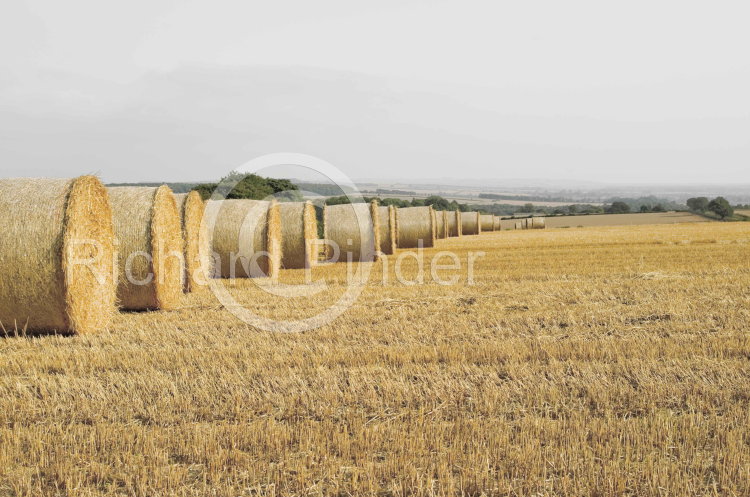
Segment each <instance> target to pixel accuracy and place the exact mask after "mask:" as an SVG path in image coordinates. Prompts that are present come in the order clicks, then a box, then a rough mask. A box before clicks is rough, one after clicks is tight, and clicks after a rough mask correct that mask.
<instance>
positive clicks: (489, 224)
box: [479, 214, 495, 231]
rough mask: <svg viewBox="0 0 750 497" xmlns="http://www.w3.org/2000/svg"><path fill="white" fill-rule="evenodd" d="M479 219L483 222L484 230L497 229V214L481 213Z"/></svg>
mask: <svg viewBox="0 0 750 497" xmlns="http://www.w3.org/2000/svg"><path fill="white" fill-rule="evenodd" d="M479 221H480V222H481V223H482V231H495V216H493V215H492V214H481V215H480V216H479Z"/></svg>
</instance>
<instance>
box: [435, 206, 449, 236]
mask: <svg viewBox="0 0 750 497" xmlns="http://www.w3.org/2000/svg"><path fill="white" fill-rule="evenodd" d="M446 214H447V213H446V211H435V238H438V239H443V238H447V237H448V235H447V231H446V229H447V227H448V225H447V223H446V220H447V215H446Z"/></svg>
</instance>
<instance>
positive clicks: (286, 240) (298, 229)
mask: <svg viewBox="0 0 750 497" xmlns="http://www.w3.org/2000/svg"><path fill="white" fill-rule="evenodd" d="M279 212H280V216H281V245H282V252H283V257H282V259H281V266H282V267H284V268H286V269H303V268H305V267H312V266H313V265H314V264H315V263H316V262H317V253H313V251H314V250H315V245H314V242H315V240H316V239H317V238H318V221H317V219H316V217H315V207H314V206H313V205H312V203H310V202H281V203H280V204H279Z"/></svg>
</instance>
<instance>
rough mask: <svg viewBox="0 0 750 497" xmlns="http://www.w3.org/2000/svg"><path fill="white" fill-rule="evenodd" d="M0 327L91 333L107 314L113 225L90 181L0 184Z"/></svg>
mask: <svg viewBox="0 0 750 497" xmlns="http://www.w3.org/2000/svg"><path fill="white" fill-rule="evenodd" d="M0 232H2V236H0V325H2V329H4V330H5V332H6V333H10V332H18V331H23V330H25V331H31V332H62V333H81V334H85V333H94V332H97V331H102V330H106V329H107V327H108V326H109V324H110V322H111V320H112V317H113V315H114V314H115V311H116V307H115V293H116V282H115V271H114V259H115V255H114V227H113V225H112V211H111V208H110V203H109V197H108V196H107V189H106V188H105V187H104V186H103V185H102V184H101V182H100V181H99V180H98V179H97V178H95V177H93V176H82V177H79V178H76V179H73V180H58V179H4V180H0Z"/></svg>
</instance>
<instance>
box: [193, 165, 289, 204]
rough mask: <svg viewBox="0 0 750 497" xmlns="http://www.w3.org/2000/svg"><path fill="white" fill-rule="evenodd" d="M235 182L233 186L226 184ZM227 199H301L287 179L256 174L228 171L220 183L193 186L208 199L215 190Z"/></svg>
mask: <svg viewBox="0 0 750 497" xmlns="http://www.w3.org/2000/svg"><path fill="white" fill-rule="evenodd" d="M232 182H236V184H235V185H234V187H233V188H231V189H230V188H229V187H228V186H227V185H228V184H230V183H232ZM217 189H218V193H221V194H222V195H224V196H225V197H226V198H228V199H236V198H249V199H254V200H263V199H265V198H268V197H270V196H271V195H277V196H278V198H279V199H281V200H298V201H299V200H302V194H301V192H300V191H299V188H297V185H295V184H294V183H292V182H291V181H289V180H287V179H275V178H264V177H262V176H258V175H257V174H244V173H238V172H232V173H229V175H227V176H226V177H224V178H222V180H221V182H220V183H208V184H202V185H198V186H196V187H195V190H196V191H197V192H198V193H200V195H201V197H203V199H204V200H205V199H208V198H209V197H210V196H211V195H212V194H213V192H214V191H215V190H217Z"/></svg>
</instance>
